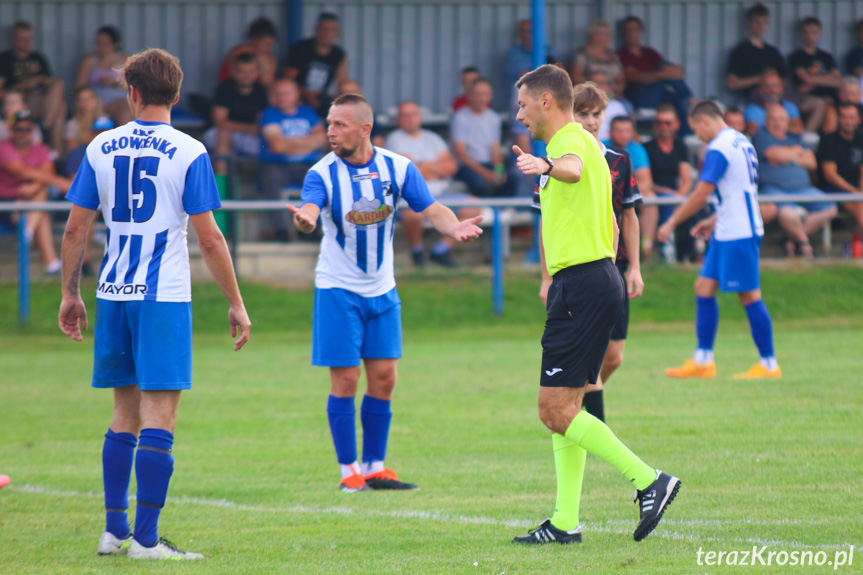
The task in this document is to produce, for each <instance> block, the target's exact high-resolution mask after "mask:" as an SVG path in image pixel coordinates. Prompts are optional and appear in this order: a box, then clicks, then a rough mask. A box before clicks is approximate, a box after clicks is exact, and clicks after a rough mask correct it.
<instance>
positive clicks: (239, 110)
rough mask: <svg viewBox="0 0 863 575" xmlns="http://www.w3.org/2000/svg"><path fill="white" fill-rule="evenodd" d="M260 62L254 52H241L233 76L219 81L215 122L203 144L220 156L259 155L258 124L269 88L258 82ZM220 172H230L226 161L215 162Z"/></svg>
mask: <svg viewBox="0 0 863 575" xmlns="http://www.w3.org/2000/svg"><path fill="white" fill-rule="evenodd" d="M259 73H260V72H259V70H258V64H257V60H256V59H255V56H254V55H253V54H240V55H239V56H237V58H236V59H235V60H234V66H233V75H232V76H231V77H230V78H228V79H227V80H225V81H224V82H222V83H221V84H219V86H218V87H217V88H216V97H215V99H214V100H213V124H214V125H215V128H213V129H211V130H210V131H208V132H207V134H206V135H205V136H204V143H206V144H207V147H208V148H210V149H214V148H215V150H216V154H217V155H230V154H240V155H245V156H255V157H257V156H258V153H259V152H260V150H261V139H260V137H259V136H258V129H259V128H258V124H259V122H260V119H261V113H262V112H263V111H264V109H266V107H267V106H268V105H269V99H268V98H267V89H266V88H265V87H264V85H263V84H261V83H260V82H259V81H258V75H259ZM213 169H214V171H215V172H216V174H217V175H221V174H226V173H227V163H226V162H225V160H223V159H217V160H216V161H215V162H214V163H213Z"/></svg>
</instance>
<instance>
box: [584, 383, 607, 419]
mask: <svg viewBox="0 0 863 575" xmlns="http://www.w3.org/2000/svg"><path fill="white" fill-rule="evenodd" d="M581 405H582V406H583V407H584V409H586V410H587V412H588V413H589V414H591V415H592V416H594V417H595V418H597V419H598V420H600V421H602V422H605V406H604V404H603V403H602V390H601V389H597V390H596V391H590V392H588V393H585V394H584V398H583V399H582V400H581Z"/></svg>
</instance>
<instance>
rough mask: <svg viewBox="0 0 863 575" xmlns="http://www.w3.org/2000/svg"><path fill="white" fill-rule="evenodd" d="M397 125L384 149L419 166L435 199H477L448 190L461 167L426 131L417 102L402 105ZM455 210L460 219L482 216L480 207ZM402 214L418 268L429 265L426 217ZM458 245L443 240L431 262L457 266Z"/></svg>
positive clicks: (438, 141)
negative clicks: (425, 244) (455, 250)
mask: <svg viewBox="0 0 863 575" xmlns="http://www.w3.org/2000/svg"><path fill="white" fill-rule="evenodd" d="M396 124H397V125H398V129H397V130H395V131H393V132H392V133H391V134H390V135H389V136H387V139H386V142H385V143H384V148H386V149H387V150H390V151H392V152H395V153H396V154H400V155H402V156H404V157H406V158H407V159H409V160H410V161H412V162H413V163H414V164H415V165H416V167H417V169H418V170H419V171H420V173H421V174H422V176H423V178H424V179H425V181H426V183H427V184H428V187H429V192H431V195H432V196H433V197H434V199H435V200H437V201H439V202H441V203H442V204H446V202H447V201H451V200H463V199H473V197H472V196H470V195H468V194H463V193H453V192H448V191H447V188H448V186H449V185H450V184H451V179H450V178H452V176H454V175H455V173H456V170H457V168H458V166H457V164H456V161H455V158H454V157H453V155H452V154H451V153H450V151H449V148H448V147H447V145H446V142H444V140H443V138H441V137H440V136H438V135H437V134H435V133H434V132H431V131H429V130H423V129H422V115H421V114H420V109H419V106H418V105H417V103H416V102H410V101H407V102H402V103H401V104H399V111H398V116H397V117H396ZM454 211H455V212H456V214H457V215H458V218H459V220H465V219H468V218H473V217H475V216H478V215H479V213H480V210H479V209H478V208H461V209H455V210H454ZM399 213H400V214H401V216H402V228H403V229H404V232H405V237H406V238H407V240H408V243H409V244H410V246H411V258H412V259H413V262H414V265H416V266H422V265H423V264H424V263H425V256H424V253H423V242H422V240H423V231H424V229H425V218H423V216H422V214H418V213H416V212H414V211H412V210H411V209H410V208H404V209H403V210H399ZM454 243H455V240H453V239H452V238H450V237H443V238H442V239H441V240H440V241H438V243H437V244H436V245H435V246H434V248H432V251H431V255H430V259H431V261H433V262H434V263H436V264H439V265H442V266H445V267H455V265H456V264H455V261H454V260H453V258H452V253H451V248H452V246H453V245H454Z"/></svg>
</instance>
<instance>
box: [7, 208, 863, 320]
mask: <svg viewBox="0 0 863 575" xmlns="http://www.w3.org/2000/svg"><path fill="white" fill-rule="evenodd" d="M685 200H686V198H685V197H682V196H671V197H655V198H645V199H644V205H648V206H650V205H656V206H660V205H675V204H682V203H683V202H684V201H685ZM758 201H759V203H762V204H773V203H781V202H788V203H799V204H806V203H811V202H825V201H830V202H836V203H840V204H843V203H854V202H863V194H848V193H829V194H819V195H814V194H810V195H795V194H782V195H771V196H759V198H758ZM287 203H292V204H294V205H299V202H286V201H282V200H224V201H223V202H222V207H221V209H222V210H225V211H227V212H231V213H232V215H233V216H234V217H236V214H237V213H239V212H244V211H246V212H263V211H275V210H283V209H285V204H287ZM530 205H531V200H530V199H529V198H496V199H488V200H480V199H474V200H453V201H450V202H446V206H447V207H450V208H455V209H458V208H488V209H490V210H491V212H492V221H491V238H492V239H491V242H492V258H491V266H492V278H491V280H492V281H491V283H492V285H491V298H492V310H493V312H494V314H495V315H501V314H502V313H503V299H504V282H503V260H504V242H505V238H504V227H505V224H504V222H503V217H502V210H505V209H507V208H529V207H530ZM71 208H72V204H71V203H69V202H66V201H62V200H61V201H52V202H4V203H0V212H21V214H20V217H19V221H18V230H17V232H18V320H19V322H20V323H21V324H22V325H24V324H26V323H27V321H28V320H29V317H30V276H29V258H30V254H29V245H28V242H27V239H26V232H25V230H26V220H27V215H26V212H36V211H44V212H68V211H69V210H70V209H71ZM233 229H234V230H236V229H237V227H236V225H234V226H233ZM237 235H238V234H237V233H233V234H231V237H230V238H229V244H230V248H231V253H232V256H233V258H234V259H235V260H236V259H238V258H239V257H240V244H239V242H238V241H237V239H236V236H237Z"/></svg>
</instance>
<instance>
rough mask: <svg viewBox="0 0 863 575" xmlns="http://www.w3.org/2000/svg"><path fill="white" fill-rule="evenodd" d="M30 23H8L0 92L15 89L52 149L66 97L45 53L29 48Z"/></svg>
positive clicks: (57, 147)
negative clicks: (9, 44) (9, 45)
mask: <svg viewBox="0 0 863 575" xmlns="http://www.w3.org/2000/svg"><path fill="white" fill-rule="evenodd" d="M33 36H34V30H33V25H32V24H30V23H29V22H26V21H24V20H19V21H18V22H15V24H13V25H12V48H11V49H10V50H7V51H6V52H3V53H2V54H0V93H3V92H7V91H9V90H18V91H19V92H21V93H22V94H23V95H24V102H25V105H26V106H27V108H28V109H29V110H30V112H31V113H32V114H33V118H35V119H36V120H38V121H40V122H41V123H42V125H43V126H44V128H45V131H46V132H47V135H48V140H47V141H48V142H49V143H50V145H51V148H52V149H53V150H54V151H55V152H60V151H62V147H63V121H64V120H65V119H66V98H65V95H64V88H63V81H62V80H60V79H58V78H53V77H51V70H50V69H49V67H48V61H47V60H46V59H45V56H43V55H42V54H40V53H39V52H34V51H32V48H33Z"/></svg>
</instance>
